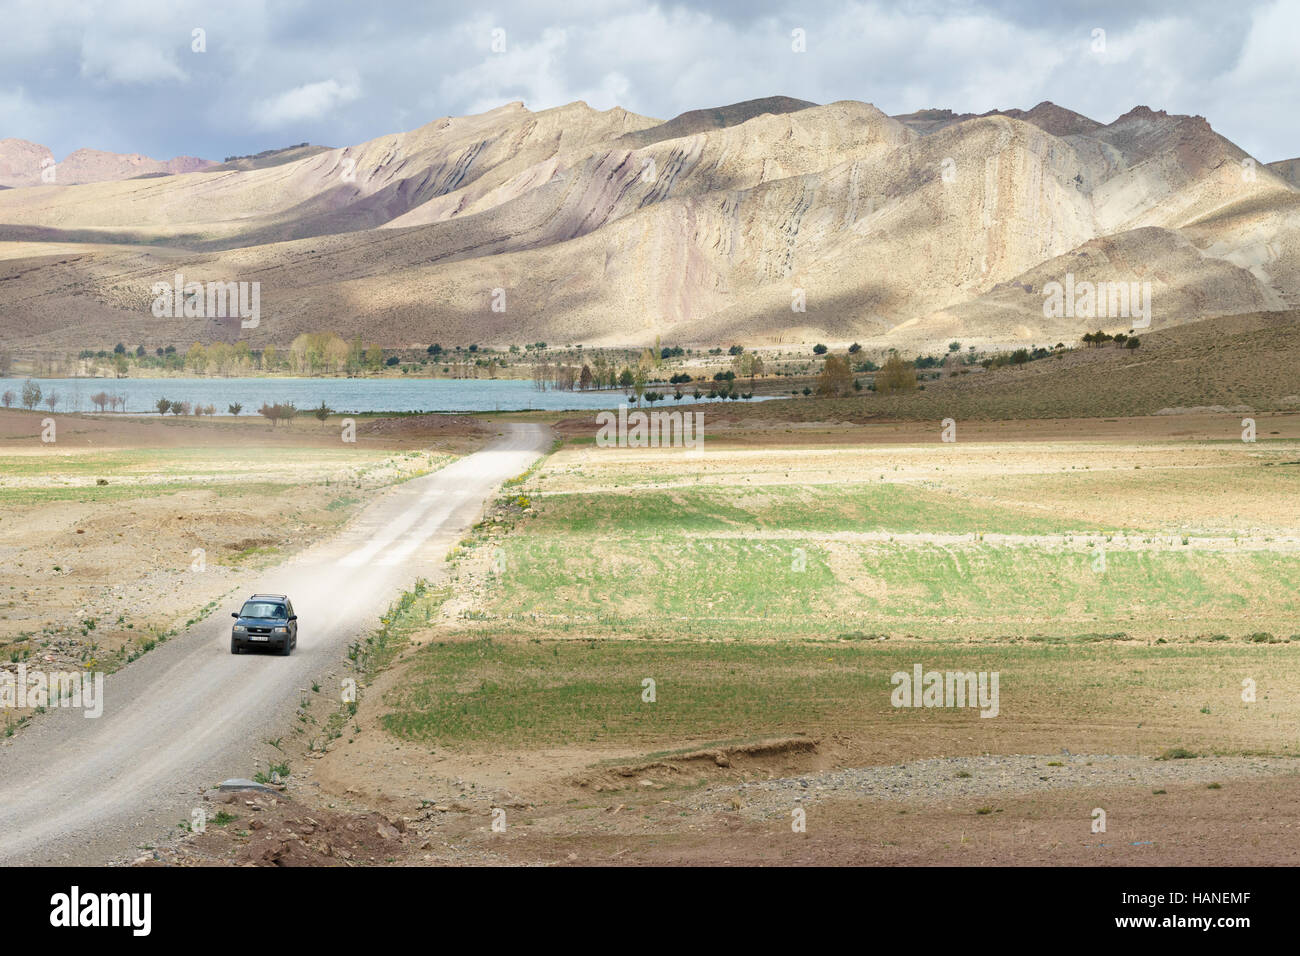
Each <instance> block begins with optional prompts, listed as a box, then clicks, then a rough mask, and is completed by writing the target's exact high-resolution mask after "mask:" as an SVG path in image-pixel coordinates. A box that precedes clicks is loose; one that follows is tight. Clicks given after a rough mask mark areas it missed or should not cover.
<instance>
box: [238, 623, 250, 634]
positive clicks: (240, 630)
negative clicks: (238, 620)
mask: <svg viewBox="0 0 1300 956" xmlns="http://www.w3.org/2000/svg"><path fill="white" fill-rule="evenodd" d="M247 632H248V628H246V627H245V626H244V625H242V624H236V625H235V633H236V634H246V633H247Z"/></svg>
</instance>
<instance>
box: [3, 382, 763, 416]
mask: <svg viewBox="0 0 1300 956" xmlns="http://www.w3.org/2000/svg"><path fill="white" fill-rule="evenodd" d="M23 381H24V380H23V379H19V378H0V393H3V392H5V391H12V392H13V393H14V395H15V399H14V405H15V407H18V406H19V403H20V401H21V399H20V396H21V395H22V386H23ZM33 381H35V382H36V384H38V385H39V386H40V387H41V392H42V404H41V406H40V408H41V409H42V410H45V409H47V406H46V405H45V404H44V398H45V396H47V395H49V394H50V393H51V392H54V393H55V394H57V395H58V396H59V402H58V404H57V405H56V406H55V409H54V410H55V411H57V412H90V411H96V410H97V409H96V408H95V406H94V404H93V403H92V402H91V401H90V396H92V395H95V394H97V393H99V392H108V393H109V394H110V395H124V396H126V411H128V412H133V413H147V412H154V413H155V414H156V406H157V402H158V399H160V398H168V399H171V400H172V401H178V402H191V403H195V404H203V405H215V406H216V408H217V413H218V414H221V415H225V414H226V406H228V405H233V404H235V403H236V402H238V403H239V404H240V405H243V406H244V408H243V414H245V415H255V414H257V409H258V408H260V407H261V406H262V403H263V402H267V403H271V404H275V403H277V402H289V403H292V404H294V405H295V406H297V407H298V408H299V409H302V410H304V411H305V410H307V409H309V408H312V407H315V406H319V405H320V403H321V402H322V401H324V402H325V404H326V405H328V406H329V407H330V408H332V409H334V410H335V411H338V412H351V413H357V412H416V411H418V412H493V411H503V412H504V411H509V412H513V411H520V410H523V409H541V410H550V411H573V410H579V409H588V408H616V407H617V406H618V405H619V404H620V403H626V402H627V393H626V392H624V391H621V390H618V389H613V390H609V391H599V392H557V391H547V392H539V391H538V390H537V389H536V387H534V385H533V383H532V382H531V381H521V380H518V379H430V378H413V379H368V378H118V379H112V378H38V379H33ZM695 384H696V383H694V382H692V383H690V384H689V385H686V386H683V388H682V400H681V402H680V404H681V405H695V404H697V403H696V402H695V400H694V399H693V398H692V397H691V395H692V393H693V392H694V390H695ZM700 387H701V389H703V390H706V391H707V386H706V385H704V383H700ZM671 390H672V386H670V385H669V386H656V387H654V388H653V391H656V392H659V391H666V392H668V396H669V397H668V398H667V399H666V400H665V401H663V402H657V403H656V406H657V407H660V408H662V407H664V406H670V407H671V406H673V405H677V404H679V403H678V402H675V401H674V400H673V398H672V391H671ZM760 400H761V398H760V397H757V396H756V397H755V398H752V399H749V401H760ZM738 401H743V399H738ZM706 403H707V399H702V400H701V401H700V402H699V403H698V404H701V405H703V404H706Z"/></svg>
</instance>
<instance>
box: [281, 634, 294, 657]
mask: <svg viewBox="0 0 1300 956" xmlns="http://www.w3.org/2000/svg"><path fill="white" fill-rule="evenodd" d="M292 653H293V645H292V644H290V643H289V638H287V637H286V638H285V639H284V647H282V648H280V656H281V657H288V656H289V655H290V654H292Z"/></svg>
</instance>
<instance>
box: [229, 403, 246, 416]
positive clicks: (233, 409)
mask: <svg viewBox="0 0 1300 956" xmlns="http://www.w3.org/2000/svg"><path fill="white" fill-rule="evenodd" d="M243 410H244V406H243V405H241V404H239V402H235V403H234V404H232V405H227V406H226V411H228V412H229V413H230V414H232V415H238V414H239V413H240V412H242V411H243Z"/></svg>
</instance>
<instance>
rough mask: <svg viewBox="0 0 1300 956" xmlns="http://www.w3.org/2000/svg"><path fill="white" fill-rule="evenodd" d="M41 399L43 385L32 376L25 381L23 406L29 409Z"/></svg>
mask: <svg viewBox="0 0 1300 956" xmlns="http://www.w3.org/2000/svg"><path fill="white" fill-rule="evenodd" d="M40 400H41V387H40V386H39V385H37V384H36V383H35V382H33V381H32V380H31V379H30V378H29V379H27V381H25V382H23V408H26V409H28V410H30V409H33V408H35V407H36V405H37V403H39V402H40Z"/></svg>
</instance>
